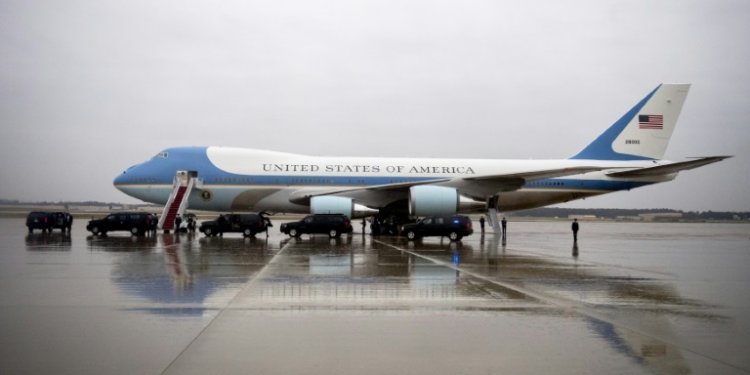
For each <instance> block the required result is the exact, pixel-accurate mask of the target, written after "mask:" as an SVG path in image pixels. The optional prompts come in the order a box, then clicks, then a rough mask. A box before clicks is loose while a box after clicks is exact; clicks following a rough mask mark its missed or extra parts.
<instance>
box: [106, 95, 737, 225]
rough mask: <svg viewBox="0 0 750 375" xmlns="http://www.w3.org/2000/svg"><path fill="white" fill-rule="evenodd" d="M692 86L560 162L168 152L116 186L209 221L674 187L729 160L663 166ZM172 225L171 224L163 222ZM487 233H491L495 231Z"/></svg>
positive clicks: (493, 203)
mask: <svg viewBox="0 0 750 375" xmlns="http://www.w3.org/2000/svg"><path fill="white" fill-rule="evenodd" d="M689 88H690V85H689V84H662V85H659V86H658V87H657V88H656V89H654V90H653V91H652V92H650V93H649V94H648V95H647V96H646V97H645V98H643V99H642V100H641V101H640V102H638V104H636V105H635V106H634V107H633V108H632V109H630V110H629V111H628V112H627V113H625V115H623V116H622V117H621V118H620V119H619V120H617V121H616V122H615V123H614V124H613V125H612V126H610V127H609V128H608V129H607V130H606V131H605V132H604V133H602V134H601V135H600V136H599V137H598V138H596V139H595V140H594V141H593V142H591V143H590V144H589V145H588V146H586V147H585V148H584V149H583V150H581V151H580V152H578V153H577V154H575V155H573V156H572V157H570V158H568V159H560V160H499V159H498V160H494V159H432V158H383V157H323V156H308V155H299V154H291V153H283V152H274V151H264V150H257V149H244V148H227V147H175V148H169V149H166V150H164V151H161V152H159V153H158V154H157V155H156V156H154V157H153V158H151V159H150V160H148V161H146V162H144V163H141V164H138V165H135V166H132V167H130V168H128V169H127V170H126V171H124V172H123V173H122V174H121V175H119V176H118V177H117V178H115V180H114V185H115V187H116V188H117V189H119V190H121V191H122V192H124V193H125V194H127V195H130V196H133V197H135V198H138V199H141V200H143V201H146V202H150V203H156V204H161V205H165V211H164V215H162V220H165V217H167V216H172V217H173V216H174V213H172V214H170V213H169V212H170V207H171V211H172V212H180V211H184V209H185V208H186V207H190V208H191V209H197V210H215V211H267V212H279V213H281V212H283V213H310V212H312V213H342V214H345V215H347V216H349V217H362V216H369V215H375V214H377V215H380V216H381V217H385V216H399V217H405V216H428V215H440V214H452V213H461V212H464V213H468V212H488V213H490V216H491V220H493V221H494V222H496V214H497V210H501V211H513V210H520V209H528V208H534V207H541V206H546V205H550V204H555V203H561V202H567V201H571V200H575V199H581V198H587V197H591V196H595V195H600V194H605V193H611V192H615V191H620V190H630V189H633V188H638V187H641V186H647V185H651V184H656V183H660V182H666V181H671V180H673V179H674V178H675V177H676V176H677V173H678V172H680V171H682V170H688V169H693V168H697V167H700V166H703V165H706V164H711V163H714V162H718V161H721V160H723V159H726V158H728V157H729V156H708V157H697V158H690V159H688V160H685V161H678V162H674V161H668V160H662V157H663V156H664V152H665V150H666V148H667V145H668V143H669V139H670V137H671V135H672V132H673V131H674V128H675V124H676V122H677V118H678V116H679V114H680V111H681V109H682V105H683V103H684V101H685V98H686V97H687V93H688V90H689ZM166 220H167V222H169V219H166ZM493 224H494V223H493Z"/></svg>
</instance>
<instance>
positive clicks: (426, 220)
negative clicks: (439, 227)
mask: <svg viewBox="0 0 750 375" xmlns="http://www.w3.org/2000/svg"><path fill="white" fill-rule="evenodd" d="M422 222H423V223H425V224H427V225H430V224H432V218H429V219H424V221H422Z"/></svg>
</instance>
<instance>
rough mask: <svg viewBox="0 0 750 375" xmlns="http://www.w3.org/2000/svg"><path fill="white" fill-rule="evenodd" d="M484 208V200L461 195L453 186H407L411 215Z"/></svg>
mask: <svg viewBox="0 0 750 375" xmlns="http://www.w3.org/2000/svg"><path fill="white" fill-rule="evenodd" d="M484 208H485V203H484V202H480V201H476V200H473V199H471V198H468V197H465V196H462V195H461V194H459V193H458V190H456V189H454V188H450V187H443V186H431V185H421V186H412V187H411V188H409V214H410V215H412V216H431V215H451V214H455V213H456V212H462V211H471V210H482V209H484Z"/></svg>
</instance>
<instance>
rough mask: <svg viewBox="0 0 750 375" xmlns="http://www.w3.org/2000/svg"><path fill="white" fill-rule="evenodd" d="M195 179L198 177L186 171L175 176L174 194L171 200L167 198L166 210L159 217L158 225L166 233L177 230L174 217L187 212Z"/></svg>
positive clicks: (170, 197) (171, 195)
mask: <svg viewBox="0 0 750 375" xmlns="http://www.w3.org/2000/svg"><path fill="white" fill-rule="evenodd" d="M195 180H196V179H195V178H193V176H192V175H191V174H190V173H188V172H186V171H178V172H177V175H176V176H175V178H174V184H173V186H174V188H173V190H172V194H170V195H169V200H167V204H166V205H164V210H163V211H162V213H161V216H160V217H159V224H158V226H159V228H160V229H161V230H163V231H164V233H169V231H170V230H176V228H175V227H174V219H175V218H176V217H177V215H183V214H185V210H186V209H187V206H188V197H189V196H190V191H192V190H193V186H194V185H195Z"/></svg>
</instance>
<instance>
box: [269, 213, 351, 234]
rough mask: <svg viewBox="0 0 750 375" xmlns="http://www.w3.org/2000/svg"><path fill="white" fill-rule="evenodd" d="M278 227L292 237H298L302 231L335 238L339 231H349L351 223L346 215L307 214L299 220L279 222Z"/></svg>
mask: <svg viewBox="0 0 750 375" xmlns="http://www.w3.org/2000/svg"><path fill="white" fill-rule="evenodd" d="M280 229H281V233H285V234H288V235H290V236H292V237H299V236H301V235H302V234H303V233H309V234H313V233H321V234H328V236H329V237H331V238H336V237H338V236H340V235H341V233H351V232H352V223H351V221H350V220H349V218H348V217H347V216H346V215H341V214H318V215H308V216H306V217H305V218H304V219H302V220H300V221H293V222H291V223H284V224H281V228H280Z"/></svg>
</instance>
